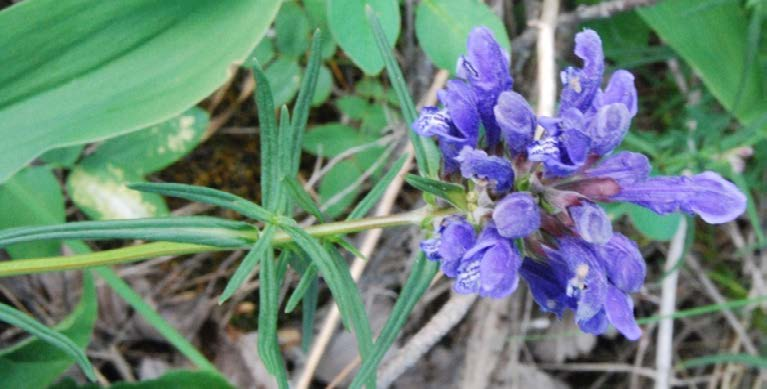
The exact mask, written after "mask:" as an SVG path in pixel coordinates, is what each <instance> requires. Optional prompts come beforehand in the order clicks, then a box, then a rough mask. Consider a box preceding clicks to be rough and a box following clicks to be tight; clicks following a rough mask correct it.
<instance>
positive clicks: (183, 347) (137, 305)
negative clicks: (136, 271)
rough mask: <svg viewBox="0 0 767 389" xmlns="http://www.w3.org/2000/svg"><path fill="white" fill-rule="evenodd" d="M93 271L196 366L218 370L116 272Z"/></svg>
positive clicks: (105, 268)
mask: <svg viewBox="0 0 767 389" xmlns="http://www.w3.org/2000/svg"><path fill="white" fill-rule="evenodd" d="M94 272H95V273H96V274H98V276H99V277H101V278H102V279H103V280H104V281H105V282H106V283H107V284H108V285H109V287H110V288H112V290H114V291H115V293H117V295H118V296H120V298H122V299H123V300H125V302H126V303H128V304H129V305H130V306H131V307H132V308H133V309H135V310H136V313H138V314H139V315H141V317H142V318H143V319H144V320H146V322H147V323H149V324H150V325H151V326H152V327H153V328H154V329H155V330H157V332H159V333H160V335H162V336H163V338H165V340H167V341H168V342H169V343H170V344H172V345H173V346H174V347H176V349H177V350H178V351H179V352H180V353H181V354H182V355H184V356H185V357H187V358H189V360H190V361H191V362H192V363H193V364H194V365H195V366H197V368H199V369H202V370H207V371H212V372H218V369H216V367H215V366H214V365H213V364H212V363H211V362H210V361H208V359H207V358H205V356H204V355H202V353H201V352H200V351H199V350H197V349H196V348H195V347H194V345H192V344H191V343H190V342H189V341H188V340H186V338H184V336H183V335H181V333H180V332H178V330H176V329H175V328H173V326H171V325H170V324H169V323H168V322H167V321H166V320H165V319H164V318H163V317H162V316H160V314H159V313H157V311H156V310H154V308H152V307H151V306H150V305H149V304H147V303H146V301H144V299H143V298H142V297H141V296H140V295H139V294H138V293H136V291H135V290H133V288H131V287H130V285H128V284H127V283H126V282H125V281H123V279H122V278H120V276H119V275H117V273H115V272H114V271H113V270H112V269H110V268H107V267H99V268H96V269H94Z"/></svg>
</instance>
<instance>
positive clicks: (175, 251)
mask: <svg viewBox="0 0 767 389" xmlns="http://www.w3.org/2000/svg"><path fill="white" fill-rule="evenodd" d="M454 212H455V210H452V209H448V210H436V211H430V210H429V209H427V208H422V209H419V210H415V211H412V212H406V213H400V214H395V215H387V216H380V217H371V218H366V219H357V220H350V221H344V222H336V223H325V224H318V225H314V226H311V227H307V228H306V229H305V230H306V232H307V233H309V234H310V235H312V236H315V237H318V238H321V237H328V236H333V235H342V234H348V233H352V232H359V231H365V230H371V229H376V228H391V227H398V226H403V225H408V224H420V223H421V222H422V221H423V220H425V219H426V218H429V217H434V216H444V215H448V214H451V213H454ZM251 235H252V237H257V236H258V234H257V231H254V233H253V234H248V236H251ZM290 242H291V239H290V237H289V236H288V235H287V234H285V233H284V232H282V231H278V232H277V233H276V234H275V235H274V238H273V239H272V245H274V246H281V245H285V244H287V243H290ZM242 248H243V249H245V248H247V247H242ZM232 249H233V248H222V247H213V246H203V245H196V244H191V243H173V242H155V243H146V244H140V245H136V246H129V247H123V248H119V249H114V250H104V251H99V252H95V253H89V254H79V255H72V256H59V257H48V258H33V259H20V260H15V261H4V262H0V277H8V276H14V275H20V274H34V273H45V272H51V271H61V270H72V269H85V268H90V267H95V266H109V265H117V264H121V263H128V262H136V261H140V260H143V259H147V258H156V257H160V256H165V255H184V254H197V253H202V252H210V251H222V250H232Z"/></svg>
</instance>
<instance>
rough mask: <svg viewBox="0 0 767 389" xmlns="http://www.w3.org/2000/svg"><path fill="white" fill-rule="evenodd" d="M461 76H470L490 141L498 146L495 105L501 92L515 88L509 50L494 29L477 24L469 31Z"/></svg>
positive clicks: (465, 78) (461, 64)
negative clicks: (497, 36)
mask: <svg viewBox="0 0 767 389" xmlns="http://www.w3.org/2000/svg"><path fill="white" fill-rule="evenodd" d="M456 73H457V74H458V77H460V78H462V79H464V80H467V81H468V82H469V84H471V86H472V88H473V89H474V92H475V93H476V95H477V102H478V104H477V108H478V111H479V114H480V116H481V118H482V124H483V125H484V127H485V132H486V134H487V143H488V145H489V146H490V147H493V146H495V144H496V143H498V140H499V134H500V129H499V127H498V123H497V121H496V117H495V114H494V112H493V107H495V104H496V102H497V101H498V96H499V95H500V94H501V93H502V92H504V91H506V90H509V89H511V87H512V84H513V80H512V78H511V73H510V72H509V53H508V52H506V51H505V50H504V49H503V48H501V46H500V45H499V44H498V42H497V41H496V40H495V38H494V37H493V33H492V31H490V30H489V29H488V28H485V27H477V28H475V29H473V30H472V31H471V32H470V33H469V39H468V42H467V43H466V55H465V56H463V57H461V58H460V59H459V60H458V65H457V66H456Z"/></svg>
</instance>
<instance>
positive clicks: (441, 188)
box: [405, 174, 469, 210]
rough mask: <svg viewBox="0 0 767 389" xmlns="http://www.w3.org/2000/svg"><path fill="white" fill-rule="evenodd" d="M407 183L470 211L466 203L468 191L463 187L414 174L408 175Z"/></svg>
mask: <svg viewBox="0 0 767 389" xmlns="http://www.w3.org/2000/svg"><path fill="white" fill-rule="evenodd" d="M405 181H407V183H408V184H410V185H412V186H413V187H414V188H416V189H420V190H422V191H424V192H427V193H431V194H433V195H435V196H437V197H440V198H442V199H444V200H446V201H447V202H449V203H450V204H453V205H454V206H456V207H458V208H459V209H463V210H467V209H469V206H468V204H467V202H466V191H465V190H464V189H463V187H462V186H461V185H458V184H453V183H450V182H444V181H438V180H432V179H431V178H425V177H420V176H416V175H414V174H408V175H407V176H406V177H405Z"/></svg>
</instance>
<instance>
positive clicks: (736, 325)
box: [686, 255, 759, 356]
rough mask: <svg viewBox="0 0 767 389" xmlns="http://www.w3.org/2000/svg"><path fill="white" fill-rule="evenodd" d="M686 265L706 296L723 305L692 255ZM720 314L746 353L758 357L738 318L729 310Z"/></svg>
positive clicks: (722, 298) (723, 301) (724, 310)
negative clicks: (701, 285)
mask: <svg viewBox="0 0 767 389" xmlns="http://www.w3.org/2000/svg"><path fill="white" fill-rule="evenodd" d="M686 264H687V265H688V266H689V267H690V270H692V272H693V273H694V274H695V275H696V276H697V277H698V281H700V283H701V284H703V289H704V290H705V291H706V294H708V295H709V297H711V299H712V300H714V302H715V303H717V304H725V303H726V302H727V299H725V298H724V296H722V294H721V293H720V292H719V289H717V288H716V285H714V283H713V282H712V281H711V279H710V278H708V276H707V275H706V273H705V271H704V270H703V267H702V266H701V265H700V262H698V258H697V257H695V256H694V255H688V256H687V262H686ZM721 312H722V315H724V318H725V319H727V322H728V323H729V324H730V327H732V329H733V330H734V331H735V333H736V334H737V335H738V336H739V337H740V339H741V341H742V342H743V348H745V349H746V352H747V353H749V354H751V355H753V356H758V355H759V350H758V349H757V348H756V346H755V345H754V343H753V342H752V341H751V338H750V337H749V336H748V333H747V332H746V329H745V328H743V325H742V324H741V323H740V321H738V318H737V317H735V314H734V313H733V312H732V310H731V309H729V308H722V311H721Z"/></svg>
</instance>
